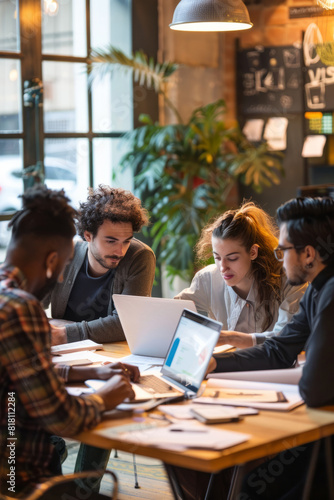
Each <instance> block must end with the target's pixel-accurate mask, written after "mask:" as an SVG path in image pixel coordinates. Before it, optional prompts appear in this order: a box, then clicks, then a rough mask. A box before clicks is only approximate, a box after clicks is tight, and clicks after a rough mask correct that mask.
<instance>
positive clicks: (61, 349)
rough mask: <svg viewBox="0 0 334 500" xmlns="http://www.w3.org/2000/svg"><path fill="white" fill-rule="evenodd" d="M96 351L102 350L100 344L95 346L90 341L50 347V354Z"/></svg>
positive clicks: (94, 343)
mask: <svg viewBox="0 0 334 500" xmlns="http://www.w3.org/2000/svg"><path fill="white" fill-rule="evenodd" d="M96 349H103V345H102V344H97V343H96V342H93V341H92V340H88V339H87V340H79V341H78V342H70V343H67V344H59V345H53V346H52V347H51V353H52V354H64V353H67V352H77V351H91V350H93V351H95V350H96Z"/></svg>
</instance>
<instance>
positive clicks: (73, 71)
mask: <svg viewBox="0 0 334 500" xmlns="http://www.w3.org/2000/svg"><path fill="white" fill-rule="evenodd" d="M43 80H44V130H45V132H87V131H88V106H87V95H88V94H87V73H86V71H85V68H84V66H83V65H82V64H77V63H67V62H53V61H44V62H43Z"/></svg>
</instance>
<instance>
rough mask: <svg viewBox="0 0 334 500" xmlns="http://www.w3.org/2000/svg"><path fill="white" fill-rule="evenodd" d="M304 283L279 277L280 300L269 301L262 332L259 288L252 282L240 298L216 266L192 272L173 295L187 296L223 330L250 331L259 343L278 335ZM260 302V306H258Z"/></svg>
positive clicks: (296, 303)
mask: <svg viewBox="0 0 334 500" xmlns="http://www.w3.org/2000/svg"><path fill="white" fill-rule="evenodd" d="M306 288H307V284H304V285H301V286H291V285H289V284H287V281H286V278H283V280H282V291H281V304H280V305H279V304H278V302H277V301H274V300H273V301H271V302H270V308H271V311H272V313H273V321H272V323H271V325H270V326H269V328H268V330H266V331H265V332H262V324H263V319H264V318H263V316H264V314H265V308H264V304H263V303H262V304H259V300H260V299H259V297H258V289H257V286H256V284H255V282H253V285H252V287H251V289H250V291H249V293H248V296H247V298H246V299H242V298H241V297H239V295H238V294H237V293H236V292H235V291H234V290H233V288H232V287H231V286H227V285H226V284H225V282H224V279H223V277H222V275H221V274H220V272H219V270H218V268H217V266H216V265H215V264H211V265H210V266H207V267H205V268H203V269H201V270H200V271H198V273H196V275H195V276H194V278H193V280H192V282H191V285H190V287H189V288H186V289H185V290H183V291H182V292H180V293H179V294H178V295H177V296H176V297H175V298H176V299H189V300H192V301H193V302H194V303H195V306H196V309H197V311H198V312H199V313H202V314H206V315H207V316H209V318H213V319H215V320H217V321H220V322H221V323H222V324H223V330H230V331H237V332H243V333H251V334H254V335H253V343H254V344H261V343H262V342H264V341H265V339H266V337H270V336H273V335H277V334H279V333H280V331H281V330H282V328H283V327H284V326H285V325H286V323H288V322H289V321H290V319H291V318H292V316H293V315H294V314H295V313H296V312H297V311H298V309H299V301H300V299H301V298H302V296H303V295H304V293H305V290H306ZM259 306H260V307H259Z"/></svg>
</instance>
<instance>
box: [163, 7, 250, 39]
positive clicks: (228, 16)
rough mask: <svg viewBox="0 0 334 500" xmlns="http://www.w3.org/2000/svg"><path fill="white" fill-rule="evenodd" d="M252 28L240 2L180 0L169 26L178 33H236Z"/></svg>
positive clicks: (246, 11) (245, 9)
mask: <svg viewBox="0 0 334 500" xmlns="http://www.w3.org/2000/svg"><path fill="white" fill-rule="evenodd" d="M252 26H253V24H252V23H251V21H250V19H249V14H248V10H247V7H246V5H245V4H244V3H243V2H242V0H181V2H180V3H179V4H178V5H177V6H176V9H175V11H174V16H173V21H172V23H171V24H170V25H169V27H170V28H171V29H173V30H179V31H237V30H246V29H249V28H251V27H252Z"/></svg>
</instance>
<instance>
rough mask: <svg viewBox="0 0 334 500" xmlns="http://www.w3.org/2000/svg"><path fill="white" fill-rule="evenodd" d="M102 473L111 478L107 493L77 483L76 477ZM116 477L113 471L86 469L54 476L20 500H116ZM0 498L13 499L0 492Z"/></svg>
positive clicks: (98, 475) (95, 476) (84, 477)
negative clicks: (108, 492) (109, 489)
mask: <svg viewBox="0 0 334 500" xmlns="http://www.w3.org/2000/svg"><path fill="white" fill-rule="evenodd" d="M103 474H108V475H109V476H111V478H112V480H113V491H112V492H111V493H110V496H109V495H106V494H102V493H95V492H91V493H90V494H89V493H88V492H87V489H85V487H84V486H83V485H80V484H78V482H77V481H78V479H88V478H94V479H95V478H98V477H100V476H101V475H103ZM117 495H118V479H117V476H116V474H115V473H114V472H112V471H109V470H105V471H103V470H102V471H99V470H98V471H86V472H76V473H74V474H66V475H65V476H55V477H53V478H51V479H49V480H48V481H45V482H44V483H40V484H38V485H37V486H36V488H35V489H34V490H33V491H32V492H31V493H29V494H28V495H26V496H25V497H23V498H22V500H77V499H85V500H117ZM0 500H13V498H12V497H8V496H4V495H2V496H1V494H0Z"/></svg>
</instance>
